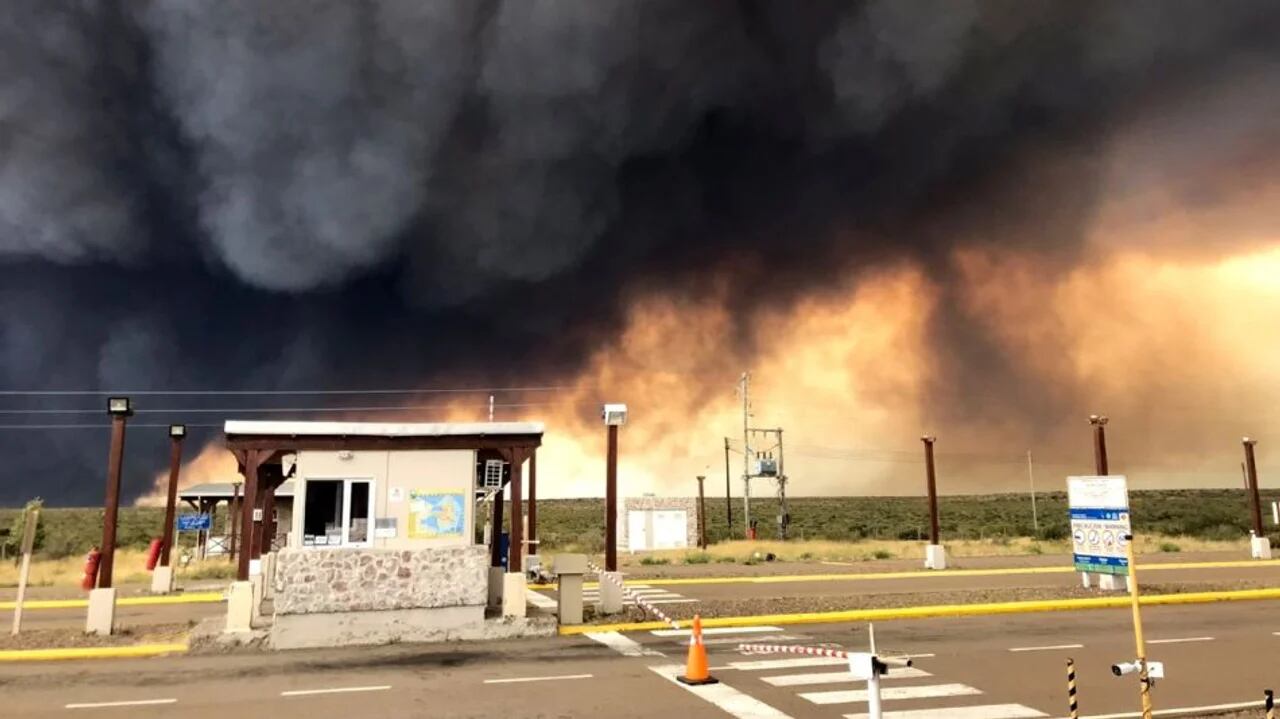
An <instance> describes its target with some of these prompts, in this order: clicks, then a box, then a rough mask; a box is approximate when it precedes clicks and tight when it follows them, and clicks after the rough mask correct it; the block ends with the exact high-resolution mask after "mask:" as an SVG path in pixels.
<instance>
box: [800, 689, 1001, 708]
mask: <svg viewBox="0 0 1280 719" xmlns="http://www.w3.org/2000/svg"><path fill="white" fill-rule="evenodd" d="M981 693H982V690H980V689H975V688H973V687H971V686H969V685H968V684H928V685H925V686H915V687H884V688H882V689H881V690H880V699H881V700H883V701H894V700H897V699H935V698H938V697H963V696H972V695H974V694H981ZM800 698H802V699H807V700H809V701H811V702H813V703H814V704H851V703H853V702H865V701H866V700H867V690H866V689H847V690H844V691H836V692H810V693H807V694H801V695H800Z"/></svg>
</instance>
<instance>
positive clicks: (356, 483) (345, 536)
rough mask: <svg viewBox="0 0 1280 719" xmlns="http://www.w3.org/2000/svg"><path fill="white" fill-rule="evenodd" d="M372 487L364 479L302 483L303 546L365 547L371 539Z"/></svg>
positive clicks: (310, 480)
mask: <svg viewBox="0 0 1280 719" xmlns="http://www.w3.org/2000/svg"><path fill="white" fill-rule="evenodd" d="M372 485H373V483H372V482H371V481H369V480H367V479H308V480H306V502H305V503H304V505H303V514H302V544H303V546H305V547H326V546H329V547H341V546H367V545H368V544H369V540H370V538H371V537H370V531H369V522H370V517H371V516H372V513H373V512H372V510H373V492H372V491H371V490H372Z"/></svg>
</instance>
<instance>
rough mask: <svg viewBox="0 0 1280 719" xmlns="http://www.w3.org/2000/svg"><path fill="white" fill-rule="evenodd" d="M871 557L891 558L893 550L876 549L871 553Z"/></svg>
mask: <svg viewBox="0 0 1280 719" xmlns="http://www.w3.org/2000/svg"><path fill="white" fill-rule="evenodd" d="M871 558H872V559H892V558H893V552H890V551H889V550H887V549H877V550H876V551H874V552H872V553H871Z"/></svg>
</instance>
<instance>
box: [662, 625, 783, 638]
mask: <svg viewBox="0 0 1280 719" xmlns="http://www.w3.org/2000/svg"><path fill="white" fill-rule="evenodd" d="M689 631H690V630H688V629H654V630H653V631H651V632H649V633H650V634H652V635H653V636H655V637H687V636H689ZM780 631H782V627H711V628H710V629H703V630H702V633H703V635H710V634H763V633H765V632H780Z"/></svg>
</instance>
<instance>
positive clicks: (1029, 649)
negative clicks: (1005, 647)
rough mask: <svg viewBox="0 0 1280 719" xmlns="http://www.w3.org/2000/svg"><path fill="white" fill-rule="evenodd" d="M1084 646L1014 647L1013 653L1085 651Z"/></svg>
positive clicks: (1011, 649)
mask: <svg viewBox="0 0 1280 719" xmlns="http://www.w3.org/2000/svg"><path fill="white" fill-rule="evenodd" d="M1083 648H1084V645H1083V644H1051V645H1049V646H1045V647H1012V648H1010V649H1009V651H1011V652H1050V651H1053V650H1055V649H1083Z"/></svg>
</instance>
